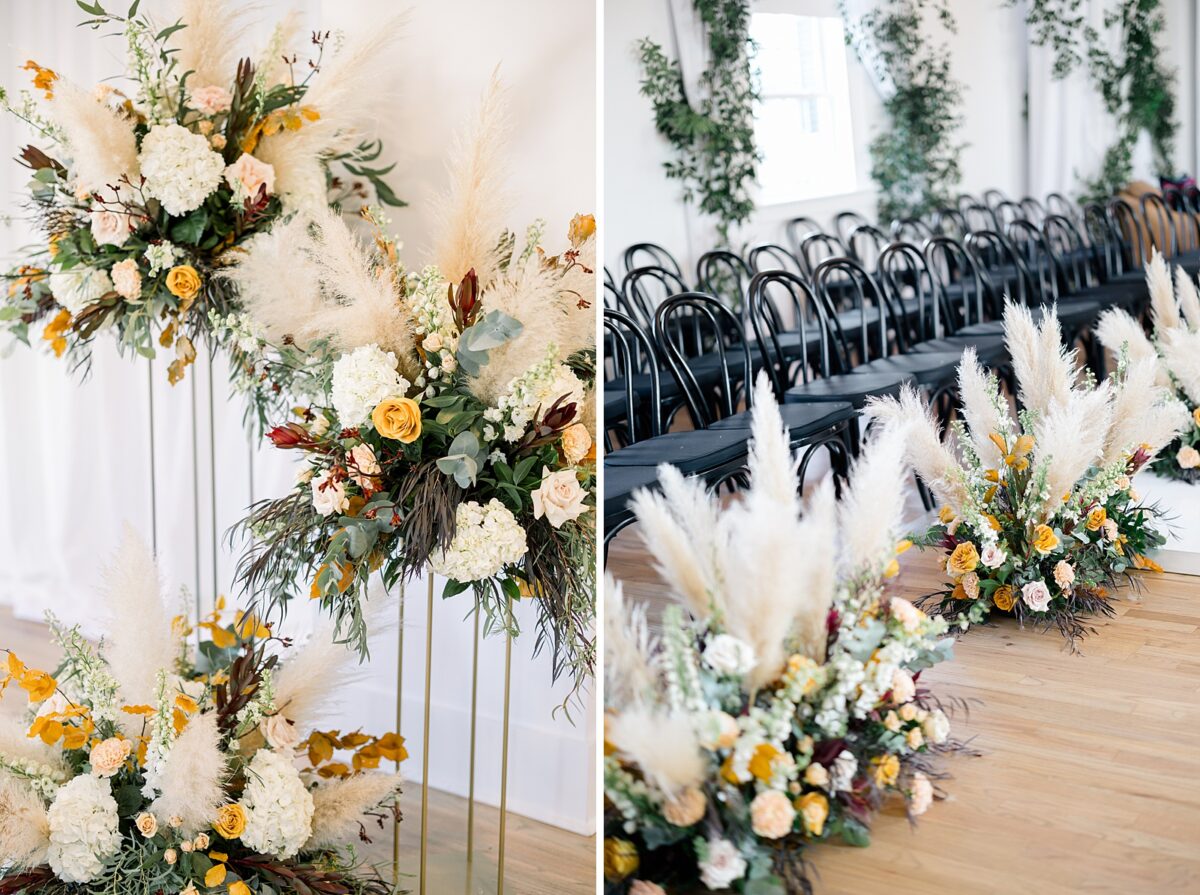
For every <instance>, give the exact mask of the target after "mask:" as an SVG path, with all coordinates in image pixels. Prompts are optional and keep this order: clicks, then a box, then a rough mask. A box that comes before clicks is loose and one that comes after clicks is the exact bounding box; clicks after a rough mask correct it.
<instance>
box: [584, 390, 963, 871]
mask: <svg viewBox="0 0 1200 895" xmlns="http://www.w3.org/2000/svg"><path fill="white" fill-rule="evenodd" d="M757 388H758V394H757V395H756V400H755V402H754V420H753V443H752V446H751V451H750V458H749V465H750V471H751V487H750V488H749V489H748V490H746V491H745V492H743V493H742V494H741V495H740V500H738V501H737V502H735V503H733V504H731V505H730V506H728V507H722V506H721V505H720V501H719V500H718V499H717V498H716V497H715V496H713V495H710V494H708V493H707V492H706V489H705V486H704V484H703V483H702V482H698V481H696V480H688V479H685V478H684V477H683V476H682V475H681V474H680V473H679V472H678V471H677V470H675V469H674V468H673V467H670V466H665V465H664V466H663V467H662V468H661V470H660V474H659V475H660V479H659V484H660V487H661V494H652V493H649V492H641V493H639V494H637V495H635V498H634V501H635V508H636V512H637V517H638V521H639V522H640V524H641V526H642V529H643V532H644V535H643V536H644V538H645V541H646V545H647V547H648V548H649V550H650V552H651V553H652V554H653V556H654V558H655V560H656V561H657V565H658V569H659V572H660V573H661V575H662V577H663V578H664V579H665V581H666V582H667V585H668V587H669V591H670V596H671V597H673V599H674V602H673V603H672V604H671V605H670V606H669V607H668V608H667V609H666V610H665V612H664V613H663V617H662V631H661V634H660V635H659V636H652V635H651V633H650V629H649V626H648V624H647V619H646V610H645V608H644V607H640V606H635V605H632V604H630V603H628V602H627V601H626V599H625V598H624V597H623V595H622V592H621V590H620V588H619V587H617V586H613V587H609V588H607V589H606V594H607V596H608V603H607V605H606V606H605V626H606V627H605V652H606V656H605V676H606V688H605V709H606V714H605V759H604V764H605V773H604V779H605V796H606V799H605V830H606V832H605V835H606V837H607V838H606V840H605V878H606V882H607V883H608V886H609V890H610V891H622V892H625V891H628V892H631V893H634V892H654V891H663V889H662V888H659V887H668V888H669V889H670V891H676V887H678V890H679V891H691V889H690V888H688V886H690V885H695V884H696V883H700V884H703V885H704V886H705V887H707V888H708V889H713V890H722V891H724V890H727V889H732V890H733V891H738V892H761V893H778V895H782V893H784V892H808V891H811V887H810V884H809V880H808V878H807V876H806V872H805V864H806V853H807V849H808V847H809V846H810V845H813V844H815V843H818V842H823V841H828V840H832V839H837V838H841V839H842V840H844V841H846V842H849V843H851V844H855V845H866V844H867V842H868V841H869V833H868V829H867V824H868V823H869V821H870V817H871V814H872V812H873V810H874V809H875V808H877V807H879V805H880V804H881V803H882V802H883V801H884V800H885V799H886V798H888V797H889V796H897V795H898V796H900V797H901V798H903V799H904V801H905V804H906V806H907V811H908V813H909V815H910V816H916V815H919V814H922V813H923V812H924V811H925V810H926V809H927V808H928V807H929V805H930V804H931V802H932V800H933V798H934V789H935V783H934V781H935V780H936V779H938V778H939V777H940V776H943V775H942V774H941V773H940V772H939V771H938V770H937V769H936V758H937V756H938V755H939V754H940V753H944V752H947V751H949V750H952V749H955V748H958V747H957V745H956V744H954V743H952V742H951V741H950V739H949V729H950V724H949V721H948V719H947V716H946V713H945V712H944V711H943V709H942V707H941V705H940V703H939V701H938V699H937V698H936V696H935V695H934V694H933V693H932V692H930V691H929V690H928V689H927V688H925V687H924V686H922V685H921V684H920V683H919V678H920V675H921V673H922V671H923V670H925V669H927V668H929V667H931V666H933V665H934V664H936V663H938V662H941V661H943V660H946V659H949V658H950V657H951V649H950V647H951V643H950V641H949V640H947V639H944V638H943V635H944V634H945V632H946V626H947V624H946V622H945V620H943V619H936V618H929V617H927V616H926V615H925V614H924V613H923V612H921V611H920V610H919V609H917V608H916V607H914V606H913V605H912V604H911V603H909V602H908V601H906V600H904V599H902V598H899V597H889V596H888V594H887V593H886V589H885V581H886V580H887V579H888V578H890V577H893V576H895V575H896V574H897V572H898V570H899V563H898V560H897V554H898V553H899V552H901V551H903V550H904V549H905V548H906V547H907V546H908V545H907V543H906V542H898V540H897V538H898V532H899V531H900V528H901V517H902V512H903V507H904V488H905V478H906V476H905V474H904V466H903V460H902V457H903V452H904V433H903V432H902V431H900V430H890V431H888V432H885V433H884V434H883V435H881V436H880V437H878V438H876V439H875V440H874V441H873V442H872V443H871V444H870V445H869V446H868V447H867V448H866V449H865V451H864V454H863V456H862V458H861V459H860V460H859V461H858V463H857V464H856V466H855V468H854V470H853V474H852V476H851V481H850V485H849V490H848V493H847V494H846V495H845V496H844V497H843V499H842V501H841V503H840V504H838V503H837V502H836V501H835V499H834V492H833V487H832V485H831V484H830V483H828V482H826V483H825V484H824V486H823V487H821V488H820V489H819V490H818V492H817V493H816V495H815V496H814V497H813V499H812V500H810V501H809V502H808V503H807V505H804V504H803V503H802V501H801V500H800V499H799V497H798V496H797V479H796V476H795V470H796V459H795V457H793V456H792V454H791V452H790V450H789V448H788V439H787V434H786V430H784V429H783V426H782V423H781V420H780V416H779V411H778V408H777V405H776V404H775V401H774V400H773V398H772V396H771V393H770V388H769V385H768V384H767V382H766V378H765V377H763V378H762V379H761V380H760V383H759V385H758V387H757ZM798 544H800V545H803V546H804V549H803V550H801V551H799V552H798V551H797V550H796V545H798Z"/></svg>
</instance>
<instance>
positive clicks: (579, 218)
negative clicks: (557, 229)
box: [567, 214, 596, 248]
mask: <svg viewBox="0 0 1200 895" xmlns="http://www.w3.org/2000/svg"><path fill="white" fill-rule="evenodd" d="M595 232H596V217H595V215H591V214H577V215H575V217H573V218H571V225H570V226H569V227H568V228H567V239H569V240H571V245H573V246H575V247H576V248H579V246H581V245H583V244H584V243H585V242H586V241H587V240H588V239H589V238H591V237H592V236H593V235H594V234H595Z"/></svg>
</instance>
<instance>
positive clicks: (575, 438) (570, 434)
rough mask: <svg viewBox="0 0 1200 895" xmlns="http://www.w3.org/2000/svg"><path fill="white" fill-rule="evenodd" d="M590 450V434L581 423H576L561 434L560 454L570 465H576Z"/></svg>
mask: <svg viewBox="0 0 1200 895" xmlns="http://www.w3.org/2000/svg"><path fill="white" fill-rule="evenodd" d="M591 449H592V433H591V432H589V431H588V430H587V426H585V425H583V423H576V424H575V425H573V426H571V427H570V428H568V429H567V430H566V431H565V432H563V434H562V452H563V456H564V457H566V458H567V462H568V463H571V464H575V463H578V462H579V461H580V460H582V459H583V458H584V457H586V456H587V455H588V451H590V450H591Z"/></svg>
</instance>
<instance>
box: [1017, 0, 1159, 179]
mask: <svg viewBox="0 0 1200 895" xmlns="http://www.w3.org/2000/svg"><path fill="white" fill-rule="evenodd" d="M1015 2H1016V0H1009V3H1015ZM1081 6H1082V0H1030V3H1029V7H1028V11H1027V13H1026V16H1025V21H1026V23H1027V24H1028V25H1029V28H1030V31H1031V35H1032V37H1031V39H1032V41H1033V43H1034V44H1035V45H1037V46H1042V47H1049V48H1050V49H1051V50H1052V51H1053V53H1054V66H1053V72H1054V76H1055V77H1056V78H1064V77H1066V76H1067V75H1069V74H1070V73H1071V72H1073V71H1075V70H1076V68H1079V67H1081V66H1086V68H1087V72H1088V75H1089V77H1090V78H1091V81H1092V84H1093V86H1094V87H1095V89H1096V92H1097V93H1099V94H1100V96H1101V98H1102V99H1103V100H1104V107H1105V108H1106V109H1107V110H1108V112H1109V114H1111V115H1112V116H1113V117H1114V118H1116V121H1117V138H1116V140H1115V142H1114V143H1113V144H1112V145H1111V146H1110V147H1109V148H1108V150H1107V151H1106V152H1105V154H1104V160H1103V162H1102V163H1101V166H1100V170H1099V171H1098V172H1097V173H1096V174H1095V175H1094V176H1092V177H1091V178H1090V179H1087V180H1085V182H1084V186H1083V194H1082V198H1083V199H1084V201H1101V202H1102V201H1104V200H1106V199H1108V198H1110V197H1111V196H1113V195H1115V194H1116V193H1117V192H1118V191H1119V190H1120V189H1121V188H1123V187H1124V186H1125V185H1126V184H1127V183H1129V181H1130V179H1131V178H1132V176H1133V148H1134V146H1135V145H1136V143H1137V140H1138V137H1139V136H1140V135H1141V134H1142V132H1143V131H1145V132H1146V133H1148V134H1149V135H1150V142H1151V144H1152V146H1153V148H1154V163H1155V165H1156V167H1157V168H1158V173H1159V175H1160V176H1163V177H1174V176H1175V175H1176V174H1177V173H1178V172H1177V171H1176V169H1175V162H1174V155H1175V149H1174V143H1175V134H1176V132H1177V131H1178V130H1179V122H1178V120H1177V119H1176V117H1175V83H1174V82H1175V72H1174V71H1172V70H1171V69H1169V68H1167V66H1165V65H1164V64H1163V62H1162V59H1161V58H1160V57H1161V53H1160V51H1159V48H1158V46H1157V39H1158V35H1159V34H1160V33H1161V32H1162V31H1163V29H1164V28H1165V27H1166V20H1165V18H1164V16H1163V12H1162V3H1161V0H1119V2H1116V3H1115V4H1114V5H1113V7H1112V8H1110V9H1108V10H1107V11H1106V12H1105V14H1104V28H1105V30H1106V31H1112V30H1117V31H1118V33H1119V34H1120V35H1121V41H1120V45H1119V48H1118V49H1117V50H1116V52H1112V51H1110V50H1109V49H1108V47H1107V46H1106V45H1105V42H1104V40H1103V39H1102V37H1103V36H1102V34H1101V33H1100V32H1099V31H1098V30H1097V29H1096V28H1094V27H1092V26H1091V25H1090V24H1088V23H1087V22H1086V21H1085V18H1084V16H1083V14H1082V13H1081V12H1080V8H1081Z"/></svg>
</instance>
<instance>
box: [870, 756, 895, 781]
mask: <svg viewBox="0 0 1200 895" xmlns="http://www.w3.org/2000/svg"><path fill="white" fill-rule="evenodd" d="M871 764H872V765H874V767H875V770H874V771H873V772H872V773H873V774H874V777H875V783H876V785H878V786H891V785H892V784H893V783H895V782H896V778H897V777H899V776H900V759H898V758H897V757H896V756H895V755H883V756H880V757H878V758H873V759H871Z"/></svg>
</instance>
